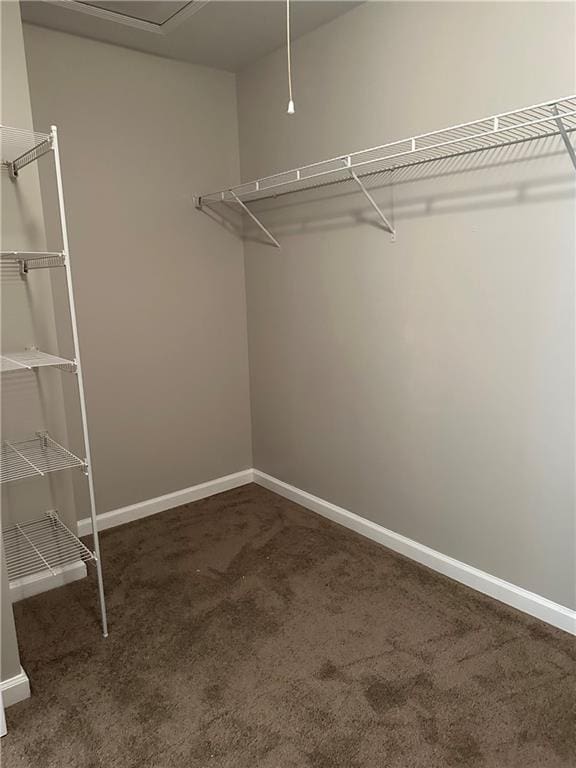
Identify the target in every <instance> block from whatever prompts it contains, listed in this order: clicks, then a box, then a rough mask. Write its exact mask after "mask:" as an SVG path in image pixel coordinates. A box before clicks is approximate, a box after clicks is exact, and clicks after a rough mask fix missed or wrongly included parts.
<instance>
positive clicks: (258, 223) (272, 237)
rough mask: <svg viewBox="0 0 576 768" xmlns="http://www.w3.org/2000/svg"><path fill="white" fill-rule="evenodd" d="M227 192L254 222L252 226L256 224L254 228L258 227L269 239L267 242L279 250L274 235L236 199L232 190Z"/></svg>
mask: <svg viewBox="0 0 576 768" xmlns="http://www.w3.org/2000/svg"><path fill="white" fill-rule="evenodd" d="M228 191H229V192H230V194H231V195H232V197H233V198H234V200H235V201H236V202H237V203H238V205H239V206H240V207H241V208H242V210H243V211H244V213H247V214H248V216H250V218H251V219H252V221H253V222H254V224H256V226H257V227H259V229H261V230H262V232H264V234H265V235H266V237H267V238H268V239H269V240H270V241H271V242H272V243H273V245H275V246H276V248H280V243H279V242H278V240H276V238H275V237H274V235H273V234H272V233H271V232H270V231H269V230H268V229H266V227H265V226H264V224H262V222H261V221H260V219H258V218H257V217H256V216H255V215H254V214H253V213H252V211H251V210H250V209H249V208H248V206H247V205H246V204H245V203H244V202H242V200H240V198H239V197H238V195H237V194H236V193H235V192H234V190H233V189H230V190H228Z"/></svg>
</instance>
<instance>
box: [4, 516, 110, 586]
mask: <svg viewBox="0 0 576 768" xmlns="http://www.w3.org/2000/svg"><path fill="white" fill-rule="evenodd" d="M3 541H4V552H5V555H6V568H7V570H8V579H9V580H10V581H17V580H20V579H27V578H30V577H31V576H35V575H37V574H40V573H43V572H44V571H49V572H50V573H51V574H53V575H56V574H57V573H58V572H59V571H60V570H61V569H62V568H66V567H67V566H70V565H76V564H77V563H79V562H84V563H92V564H95V559H94V553H93V552H91V551H90V550H89V549H88V547H87V546H86V545H85V544H83V543H82V542H81V541H80V539H79V538H78V537H77V536H75V535H74V534H73V533H72V531H71V530H70V529H69V528H68V527H67V526H66V525H65V524H64V523H63V522H62V520H60V518H59V517H58V515H57V514H56V513H55V512H47V513H46V515H45V516H44V517H42V518H40V519H38V520H32V521H29V522H26V523H18V524H16V525H13V526H11V527H10V528H6V529H5V530H4V532H3Z"/></svg>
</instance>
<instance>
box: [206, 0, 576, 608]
mask: <svg viewBox="0 0 576 768" xmlns="http://www.w3.org/2000/svg"><path fill="white" fill-rule="evenodd" d="M574 55H575V51H574V6H573V4H563V3H445V4H442V3H421V4H419V3H367V4H365V5H363V6H361V7H360V8H358V9H356V10H353V11H351V12H350V13H348V14H346V15H344V16H342V17H340V18H339V19H336V20H335V21H333V22H331V23H330V24H328V25H326V26H324V27H322V28H321V29H319V30H316V31H314V32H312V33H310V34H308V35H306V36H304V37H303V38H301V39H300V40H298V41H296V43H295V45H294V48H293V66H294V73H295V77H294V88H295V91H294V93H295V100H296V114H295V115H294V116H292V117H289V116H287V115H286V114H285V108H286V103H287V95H286V77H285V66H286V61H285V52H283V51H279V52H277V53H275V54H273V55H270V56H269V57H267V58H265V59H262V60H261V61H259V62H257V63H256V64H254V65H253V66H250V67H249V68H248V69H247V70H245V71H244V72H243V73H241V74H240V76H239V81H238V104H239V130H240V150H241V169H242V178H243V179H244V180H248V179H250V178H254V177H256V176H260V175H265V174H269V173H273V172H277V171H281V170H284V169H287V168H290V167H294V166H297V165H301V164H304V163H308V162H313V161H315V160H319V159H322V158H327V157H332V156H334V155H339V154H343V153H346V152H350V151H353V150H359V149H363V148H365V147H369V146H374V145H378V144H381V143H384V142H386V141H392V140H395V139H401V138H403V137H406V136H411V135H414V134H418V133H422V132H425V131H429V130H434V129H438V128H442V127H445V126H449V125H451V124H456V123H460V122H463V121H467V120H473V119H476V118H481V117H483V116H485V115H490V114H494V113H498V112H503V111H505V110H509V109H514V108H520V107H522V106H526V105H530V104H534V103H538V102H542V101H545V100H547V99H551V98H556V97H561V96H565V95H569V94H571V93H574V91H575V90H576V86H575V77H574ZM543 62H545V66H544V65H543ZM480 164H481V159H479V158H477V159H476V162H474V161H471V160H470V161H466V162H465V163H462V164H458V163H457V164H455V165H454V164H451V165H443V166H442V167H441V168H439V169H436V170H434V169H429V170H428V173H429V174H431V175H432V177H431V178H427V179H426V180H422V181H414V180H412V181H410V180H409V179H408V178H407V177H406V176H405V175H404V176H401V177H400V178H397V179H396V182H397V183H396V184H395V185H394V188H393V189H394V192H393V194H392V191H391V188H390V187H384V188H381V189H379V190H375V191H374V194H375V195H376V197H377V199H378V200H379V201H380V202H381V203H382V205H383V206H384V207H385V210H386V212H387V213H388V214H389V215H393V218H394V222H395V224H396V227H397V232H398V236H397V242H396V243H391V242H390V237H389V236H388V235H386V234H385V233H383V232H382V230H380V229H379V228H378V227H377V226H376V222H375V218H374V215H373V212H372V211H371V209H370V208H369V206H368V204H367V203H366V202H365V201H364V200H363V199H362V197H361V196H358V195H345V194H343V192H344V190H343V189H341V188H338V189H336V188H331V190H330V191H329V192H328V193H327V195H326V196H324V197H323V199H322V200H321V201H320V200H319V199H318V198H317V197H315V195H318V194H319V193H314V195H308V198H307V202H305V203H301V202H300V201H299V199H298V198H297V197H294V196H288V197H286V198H283V199H278V200H277V201H276V202H275V203H273V204H272V205H271V206H270V205H264V206H260V209H261V210H262V216H263V220H264V222H265V223H266V224H267V225H268V226H269V227H270V228H271V229H272V231H273V232H274V233H275V234H276V235H277V236H278V237H279V239H280V241H281V243H282V250H280V251H277V250H275V249H273V248H270V247H268V246H265V245H260V244H257V243H254V242H251V243H248V244H247V245H246V279H247V301H248V328H249V358H250V376H251V394H252V419H253V421H252V424H253V450H254V466H255V467H257V468H258V469H260V470H262V471H264V472H266V473H269V474H271V475H273V476H275V477H278V478H280V479H281V480H283V481H285V482H287V483H290V484H292V485H294V486H296V487H298V488H301V489H304V490H306V491H308V492H311V493H313V494H315V495H317V496H320V497H322V498H324V499H327V500H329V501H331V502H333V503H335V504H337V505H339V506H342V507H344V508H346V509H349V510H352V511H354V512H355V513H357V514H359V515H362V516H364V517H366V518H368V519H370V520H373V521H375V522H377V523H380V524H382V525H384V526H385V527H386V528H388V529H391V530H393V531H395V532H397V533H399V534H403V535H404V536H407V537H409V538H411V539H414V540H416V541H418V542H421V543H422V544H425V545H427V546H429V547H431V548H433V549H435V550H437V551H440V552H442V553H444V554H446V555H449V556H451V557H454V558H456V559H458V560H460V561H463V562H466V563H468V564H470V565H472V566H475V567H477V568H480V569H482V570H484V571H486V572H488V573H491V574H494V575H495V576H498V577H500V578H503V579H505V580H507V581H509V582H512V583H514V584H516V585H519V586H521V587H524V588H526V589H528V590H530V591H533V592H536V593H538V594H540V595H543V596H545V597H548V598H550V599H552V600H554V601H557V602H559V603H561V604H563V605H566V606H568V607H574V606H575V594H574V592H575V574H574V561H575V553H574V541H575V536H574V533H575V531H574V525H575V522H574V496H573V492H574V488H573V472H574V434H573V427H574V423H573V418H572V415H573V413H574V398H573V393H574V224H575V209H574V170H573V168H572V166H571V165H570V162H569V160H568V157H567V155H566V154H565V153H564V152H563V151H562V148H561V144H559V143H554V142H552V143H548V144H546V146H539V147H531V148H528V147H526V145H523V146H522V147H520V148H517V149H513V150H510V151H506V152H502V153H499V154H498V155H497V156H496V157H492V158H491V160H490V161H489V160H488V159H486V163H485V164H487V165H490V164H492V167H487V168H484V169H482V170H480V169H479V165H480ZM472 168H475V169H476V170H472ZM214 181H215V180H212V181H211V183H210V185H209V189H210V188H214V187H216V188H217V185H215V184H214ZM227 181H231V179H229V180H227ZM198 189H199V191H200V192H202V191H203V190H202V188H201V187H200V186H199V187H198ZM310 198H312V199H310ZM256 208H257V209H258V206H256Z"/></svg>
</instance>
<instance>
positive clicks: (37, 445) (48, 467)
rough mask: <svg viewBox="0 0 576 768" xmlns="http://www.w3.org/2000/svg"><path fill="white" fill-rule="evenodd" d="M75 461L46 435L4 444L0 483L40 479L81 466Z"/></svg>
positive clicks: (75, 457)
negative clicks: (33, 478)
mask: <svg viewBox="0 0 576 768" xmlns="http://www.w3.org/2000/svg"><path fill="white" fill-rule="evenodd" d="M85 466H86V462H84V461H82V459H79V458H78V456H75V455H74V454H73V453H71V452H70V451H69V450H67V449H66V448H64V446H63V445H60V443H57V442H56V440H53V439H52V438H51V437H50V435H48V434H47V433H38V434H37V436H36V437H35V438H32V439H31V440H23V441H20V442H17V443H11V442H9V441H7V440H6V441H4V442H3V443H2V450H1V453H0V483H11V482H14V481H15V480H25V479H26V478H30V477H43V476H44V475H46V474H48V473H50V472H60V471H61V470H63V469H72V468H73V467H85Z"/></svg>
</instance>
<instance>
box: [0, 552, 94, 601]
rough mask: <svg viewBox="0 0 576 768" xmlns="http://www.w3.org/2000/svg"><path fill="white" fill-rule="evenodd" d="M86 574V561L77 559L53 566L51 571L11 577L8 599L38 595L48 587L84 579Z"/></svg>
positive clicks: (14, 599)
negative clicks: (59, 566) (63, 564)
mask: <svg viewBox="0 0 576 768" xmlns="http://www.w3.org/2000/svg"><path fill="white" fill-rule="evenodd" d="M86 575H87V570H86V563H84V562H82V560H78V562H77V563H71V564H70V565H65V566H63V567H61V568H55V569H54V572H53V573H52V572H51V571H41V572H40V573H35V574H33V575H32V576H25V577H24V578H23V579H13V580H12V581H11V582H10V599H11V600H12V602H13V603H16V602H18V600H24V599H25V598H26V597H33V596H34V595H39V594H40V592H47V591H48V590H49V589H55V588H56V587H62V586H63V585H64V584H70V583H71V582H73V581H78V580H79V579H84V578H85V577H86Z"/></svg>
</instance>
